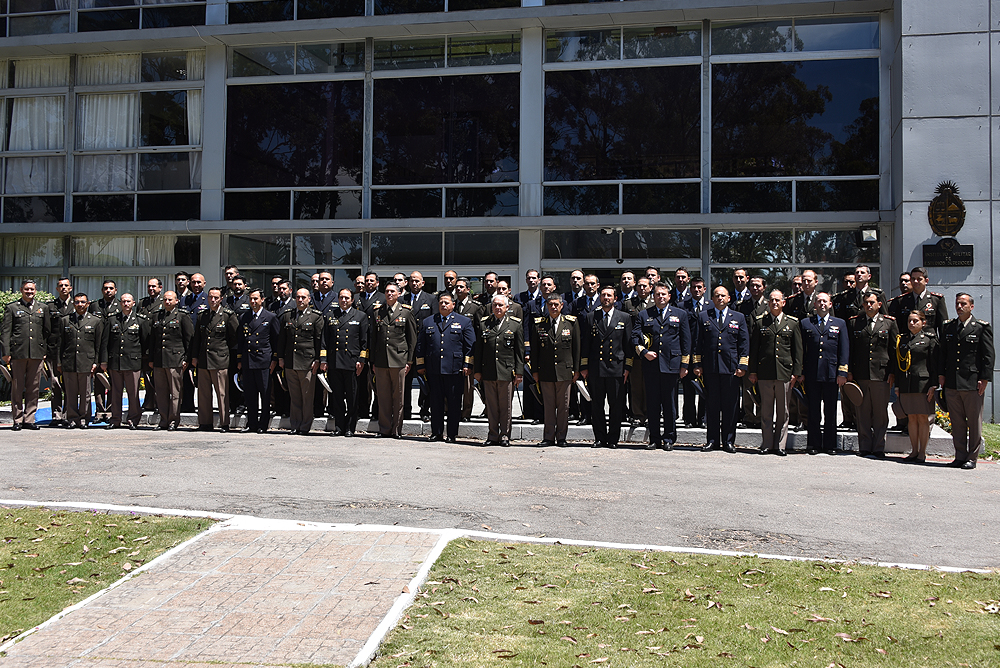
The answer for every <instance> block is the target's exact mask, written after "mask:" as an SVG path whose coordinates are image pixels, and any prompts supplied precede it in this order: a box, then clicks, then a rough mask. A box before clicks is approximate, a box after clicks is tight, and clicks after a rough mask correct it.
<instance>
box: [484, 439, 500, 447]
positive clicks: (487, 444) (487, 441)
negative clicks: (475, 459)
mask: <svg viewBox="0 0 1000 668" xmlns="http://www.w3.org/2000/svg"><path fill="white" fill-rule="evenodd" d="M483 445H485V446H487V447H488V446H491V445H500V441H491V440H489V439H486V442H485V443H483Z"/></svg>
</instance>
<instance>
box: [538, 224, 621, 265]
mask: <svg viewBox="0 0 1000 668" xmlns="http://www.w3.org/2000/svg"><path fill="white" fill-rule="evenodd" d="M544 237H545V246H544V249H543V250H542V257H543V258H545V259H546V260H575V259H581V260H611V259H614V258H616V257H618V235H617V234H604V233H603V232H601V231H600V230H546V231H545V232H544Z"/></svg>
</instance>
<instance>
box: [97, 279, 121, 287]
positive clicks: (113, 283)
mask: <svg viewBox="0 0 1000 668" xmlns="http://www.w3.org/2000/svg"><path fill="white" fill-rule="evenodd" d="M108 283H110V284H111V285H113V286H115V290H117V289H118V284H117V283H115V282H114V280H113V279H110V278H109V279H106V280H105V281H104V282H103V283H101V287H102V288H103V287H104V286H105V285H107V284H108Z"/></svg>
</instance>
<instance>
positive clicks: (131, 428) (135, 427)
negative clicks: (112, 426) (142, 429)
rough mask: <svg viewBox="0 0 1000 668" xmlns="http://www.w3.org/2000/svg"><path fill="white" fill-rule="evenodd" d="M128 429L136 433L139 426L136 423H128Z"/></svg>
mask: <svg viewBox="0 0 1000 668" xmlns="http://www.w3.org/2000/svg"><path fill="white" fill-rule="evenodd" d="M128 428H129V431H135V430H136V429H138V428H139V425H137V424H136V423H135V422H129V423H128Z"/></svg>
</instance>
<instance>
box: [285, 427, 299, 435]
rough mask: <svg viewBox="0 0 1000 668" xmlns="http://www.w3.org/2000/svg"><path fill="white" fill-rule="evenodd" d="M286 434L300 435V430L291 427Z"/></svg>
mask: <svg viewBox="0 0 1000 668" xmlns="http://www.w3.org/2000/svg"><path fill="white" fill-rule="evenodd" d="M285 435H286V436H298V435H299V430H298V429H289V430H288V431H286V432H285Z"/></svg>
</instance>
